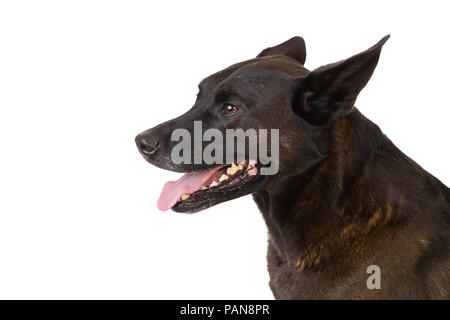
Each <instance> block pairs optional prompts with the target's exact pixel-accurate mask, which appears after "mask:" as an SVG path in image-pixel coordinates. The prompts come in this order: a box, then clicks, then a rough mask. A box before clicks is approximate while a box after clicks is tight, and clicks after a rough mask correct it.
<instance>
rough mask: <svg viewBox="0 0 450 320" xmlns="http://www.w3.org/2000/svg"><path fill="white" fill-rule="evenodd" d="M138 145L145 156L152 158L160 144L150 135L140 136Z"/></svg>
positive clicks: (137, 139) (137, 140) (137, 141)
mask: <svg viewBox="0 0 450 320" xmlns="http://www.w3.org/2000/svg"><path fill="white" fill-rule="evenodd" d="M136 145H137V147H138V149H139V151H140V152H141V153H142V155H143V156H150V155H152V154H153V153H155V151H156V149H158V146H159V142H158V141H157V140H156V139H154V138H153V137H152V136H150V135H147V134H140V135H138V136H137V137H136Z"/></svg>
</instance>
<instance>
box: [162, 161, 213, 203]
mask: <svg viewBox="0 0 450 320" xmlns="http://www.w3.org/2000/svg"><path fill="white" fill-rule="evenodd" d="M220 168H221V167H220V166H219V167H216V168H213V169H211V170H206V171H202V172H198V173H186V174H184V175H183V176H182V177H181V178H180V179H178V180H177V181H167V182H166V184H165V185H164V188H163V190H162V192H161V195H160V196H159V199H158V209H159V210H162V211H166V210H169V209H170V208H172V207H173V206H174V205H175V204H176V203H177V201H178V199H179V198H180V197H181V195H182V194H184V193H187V194H192V193H194V192H195V191H197V190H199V189H200V188H201V186H202V185H203V184H204V183H205V182H206V181H208V179H209V178H210V177H211V176H212V175H213V174H214V173H216V172H217V171H218V170H219V169H220Z"/></svg>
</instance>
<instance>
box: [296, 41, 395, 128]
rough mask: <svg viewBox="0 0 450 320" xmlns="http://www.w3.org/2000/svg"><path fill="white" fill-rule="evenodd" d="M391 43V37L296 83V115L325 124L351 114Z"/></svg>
mask: <svg viewBox="0 0 450 320" xmlns="http://www.w3.org/2000/svg"><path fill="white" fill-rule="evenodd" d="M388 39H389V35H387V36H385V37H384V38H383V39H381V40H380V41H379V42H378V43H377V44H376V45H374V46H373V47H371V48H369V49H367V50H366V51H364V52H361V53H359V54H357V55H355V56H353V57H351V58H348V59H346V60H342V61H340V62H336V63H333V64H329V65H326V66H323V67H320V68H318V69H316V70H313V71H311V72H309V73H308V74H307V75H305V76H302V77H300V78H298V79H296V80H295V82H296V84H295V90H296V92H295V93H294V102H293V108H294V111H295V112H296V113H297V114H298V115H300V116H301V117H303V118H304V119H306V120H307V121H309V122H310V123H313V124H324V123H327V122H329V121H332V120H334V119H336V118H337V117H338V116H340V115H344V114H347V113H349V112H350V111H351V110H352V109H353V105H354V103H355V100H356V98H357V96H358V94H359V92H360V91H361V90H362V89H363V88H364V87H365V85H366V84H367V82H368V81H369V79H370V77H371V76H372V73H373V71H374V70H375V67H376V65H377V63H378V58H379V57H380V52H381V48H382V47H383V44H384V43H385V42H386V41H387V40H388Z"/></svg>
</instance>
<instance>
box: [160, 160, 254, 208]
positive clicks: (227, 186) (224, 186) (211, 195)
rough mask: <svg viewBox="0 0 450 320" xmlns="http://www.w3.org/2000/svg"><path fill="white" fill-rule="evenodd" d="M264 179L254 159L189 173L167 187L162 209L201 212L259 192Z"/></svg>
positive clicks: (167, 184) (162, 194) (162, 197)
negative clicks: (218, 204) (260, 183)
mask: <svg viewBox="0 0 450 320" xmlns="http://www.w3.org/2000/svg"><path fill="white" fill-rule="evenodd" d="M261 177H262V176H261V175H260V174H259V168H258V166H257V164H256V161H254V160H246V161H243V162H241V163H239V164H237V163H233V164H231V165H222V166H218V167H215V168H212V169H208V170H204V171H200V172H189V173H186V174H184V175H183V176H182V177H181V178H180V179H178V180H177V181H169V182H167V183H166V184H165V185H164V188H163V190H162V192H161V195H160V197H159V199H158V208H159V209H160V210H162V211H166V210H169V209H172V210H174V211H177V212H191V213H192V212H197V211H200V210H202V209H205V208H208V207H211V206H212V205H215V204H217V203H220V202H224V201H227V200H231V199H234V198H237V197H240V196H243V195H245V194H249V193H251V192H254V191H256V190H257V189H258V187H259V182H260V181H261Z"/></svg>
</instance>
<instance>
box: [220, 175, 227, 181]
mask: <svg viewBox="0 0 450 320" xmlns="http://www.w3.org/2000/svg"><path fill="white" fill-rule="evenodd" d="M225 180H228V176H227V175H226V174H225V173H224V174H223V175H221V176H220V178H219V182H222V181H225Z"/></svg>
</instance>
